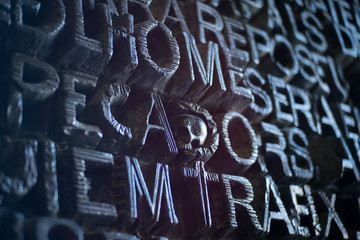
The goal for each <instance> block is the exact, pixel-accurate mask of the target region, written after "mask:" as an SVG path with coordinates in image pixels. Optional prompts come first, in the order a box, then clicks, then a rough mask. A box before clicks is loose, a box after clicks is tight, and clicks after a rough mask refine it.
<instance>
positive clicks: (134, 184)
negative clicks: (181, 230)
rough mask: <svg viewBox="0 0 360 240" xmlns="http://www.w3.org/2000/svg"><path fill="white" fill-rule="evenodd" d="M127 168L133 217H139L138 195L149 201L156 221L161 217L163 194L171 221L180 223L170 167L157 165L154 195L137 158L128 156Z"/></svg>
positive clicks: (148, 203) (146, 201)
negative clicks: (175, 206)
mask: <svg viewBox="0 0 360 240" xmlns="http://www.w3.org/2000/svg"><path fill="white" fill-rule="evenodd" d="M125 160H126V168H127V173H128V180H129V194H130V212H131V217H132V218H137V217H138V200H137V197H138V195H139V196H140V198H142V199H143V200H144V202H145V203H147V205H148V207H149V209H150V212H151V216H152V218H153V220H155V221H156V222H158V221H159V219H160V212H161V205H162V204H161V203H162V198H163V195H165V198H166V205H167V213H168V216H169V220H170V223H178V218H177V216H176V214H175V209H174V203H173V198H172V193H171V187H170V177H169V167H168V165H166V164H160V163H158V164H157V165H156V171H155V180H154V184H153V186H154V189H153V193H152V197H151V196H150V193H149V189H148V187H147V184H146V182H145V179H144V176H143V174H142V171H141V169H140V165H139V162H138V160H137V159H136V158H131V157H128V156H126V157H125Z"/></svg>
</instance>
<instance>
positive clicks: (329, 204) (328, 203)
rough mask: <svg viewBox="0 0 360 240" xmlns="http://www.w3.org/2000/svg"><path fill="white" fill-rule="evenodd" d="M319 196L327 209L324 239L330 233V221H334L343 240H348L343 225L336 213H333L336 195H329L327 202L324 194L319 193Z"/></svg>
mask: <svg viewBox="0 0 360 240" xmlns="http://www.w3.org/2000/svg"><path fill="white" fill-rule="evenodd" d="M319 195H320V197H321V199H322V200H323V202H324V203H325V205H326V207H327V209H328V212H329V214H328V219H327V224H326V229H325V237H328V236H329V233H330V227H331V221H332V220H333V219H334V221H335V223H336V224H337V225H338V227H339V229H340V231H341V233H342V235H343V237H344V239H348V238H349V235H348V233H347V231H346V229H345V227H344V224H343V223H342V222H341V219H340V217H339V215H338V214H337V212H336V211H335V200H336V195H335V193H333V194H332V195H331V200H329V198H328V197H327V196H326V194H325V193H324V192H319Z"/></svg>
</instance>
